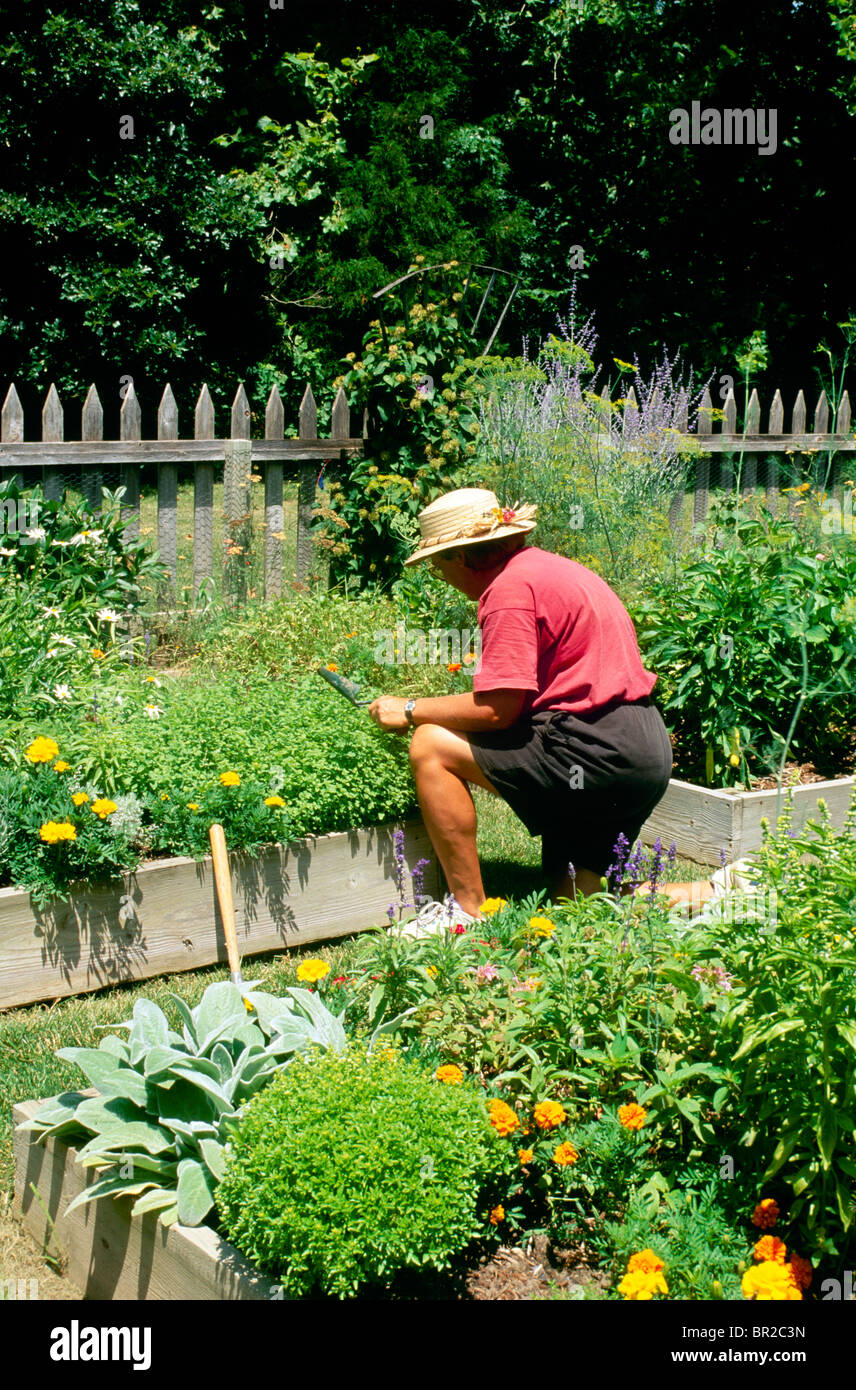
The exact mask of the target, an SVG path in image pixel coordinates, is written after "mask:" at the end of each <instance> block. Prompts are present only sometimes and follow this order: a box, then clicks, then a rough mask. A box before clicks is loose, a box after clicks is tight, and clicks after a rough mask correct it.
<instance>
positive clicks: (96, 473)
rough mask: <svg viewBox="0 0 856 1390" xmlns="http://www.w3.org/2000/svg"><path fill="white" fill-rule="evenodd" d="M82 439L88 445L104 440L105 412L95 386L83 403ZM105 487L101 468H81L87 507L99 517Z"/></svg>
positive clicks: (81, 484) (82, 487)
mask: <svg viewBox="0 0 856 1390" xmlns="http://www.w3.org/2000/svg"><path fill="white" fill-rule="evenodd" d="M80 438H81V440H83V441H85V442H86V443H87V444H90V443H95V442H96V441H98V440H101V439H103V438H104V410H103V408H102V405H101V402H100V400H99V399H98V392H97V391H96V389H95V386H94V385H92V386H90V388H89V390H88V391H87V393H86V400H85V401H84V402H83V410H82V412H81V418H80ZM103 485H104V474H103V473H102V471H101V469H100V468H98V467H97V466H96V467H95V468H93V467H91V466H89V467H84V468H81V470H80V490H81V492H82V493H83V498H84V501H85V502H86V505H87V507H88V508H89V510H90V511H91V512H92V513H93V514H95V515H98V513H99V512H100V511H101V509H102V497H101V489H102V487H103Z"/></svg>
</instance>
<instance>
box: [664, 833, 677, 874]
mask: <svg viewBox="0 0 856 1390" xmlns="http://www.w3.org/2000/svg"><path fill="white" fill-rule="evenodd" d="M677 857H678V847H677V845H676V844H675V842H674V840H673V841H672V843H671V844H670V845H669V848H668V851H667V853H666V860H667V863H668V865H669V871H670V872H671V870H672V869H673V868H674V867H675V860H676V859H677Z"/></svg>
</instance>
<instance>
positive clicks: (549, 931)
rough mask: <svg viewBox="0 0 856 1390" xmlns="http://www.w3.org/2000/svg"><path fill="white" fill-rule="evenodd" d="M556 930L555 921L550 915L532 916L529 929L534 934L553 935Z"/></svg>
mask: <svg viewBox="0 0 856 1390" xmlns="http://www.w3.org/2000/svg"><path fill="white" fill-rule="evenodd" d="M555 930H556V924H555V922H551V921H550V918H549V917H530V918H529V931H530V933H531V935H532V936H552V935H553V933H554V931H555Z"/></svg>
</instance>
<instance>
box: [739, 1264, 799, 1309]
mask: <svg viewBox="0 0 856 1390" xmlns="http://www.w3.org/2000/svg"><path fill="white" fill-rule="evenodd" d="M740 1287H741V1288H742V1290H743V1297H744V1298H754V1299H757V1301H758V1302H759V1303H773V1302H782V1303H795V1302H797V1301H798V1300H801V1299H802V1293H801V1292H800V1290H799V1289H798V1288H797V1284H796V1279H795V1278H794V1273H793V1270H792V1269H791V1266H790V1265H789V1264H780V1263H779V1261H778V1260H764V1261H763V1263H762V1264H759V1265H753V1267H752V1268H751V1269H747V1271H746V1273H745V1274H744V1275H743V1278H742V1280H741V1281H740Z"/></svg>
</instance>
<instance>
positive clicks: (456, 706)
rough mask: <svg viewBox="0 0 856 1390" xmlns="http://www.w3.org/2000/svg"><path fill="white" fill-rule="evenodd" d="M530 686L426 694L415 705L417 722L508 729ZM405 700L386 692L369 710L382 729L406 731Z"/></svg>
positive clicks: (471, 728) (463, 729) (470, 728)
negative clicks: (465, 692) (463, 692)
mask: <svg viewBox="0 0 856 1390" xmlns="http://www.w3.org/2000/svg"><path fill="white" fill-rule="evenodd" d="M529 693H530V692H529V691H528V690H480V691H478V692H477V693H476V694H473V695H470V694H466V695H439V696H436V697H435V696H426V697H425V698H424V699H418V700H417V701H416V704H415V706H414V708H413V723H414V725H418V724H439V725H440V726H441V727H442V728H444V729H455V730H458V731H460V732H461V733H479V732H482V733H484V732H487V731H488V730H490V729H508V728H510V727H511V725H512V724H514V723H515V722H516V721H517V720H518V719H519V718H520V713H521V710H522V709H523V705H524V702H525V700H526V696H527V695H528V694H529ZM404 704H405V701H404V700H403V699H400V698H399V697H398V696H396V695H382V696H381V697H380V699H378V700H373V701H372V703H371V704H370V705H369V714H370V715H371V717H372V719H373V720H374V721H375V723H376V724H379V725H380V727H381V728H382V729H388V730H393V731H403V730H405V729H407V728H409V727H410V725H409V724H408V722H407V717H406V715H405V713H404Z"/></svg>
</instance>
